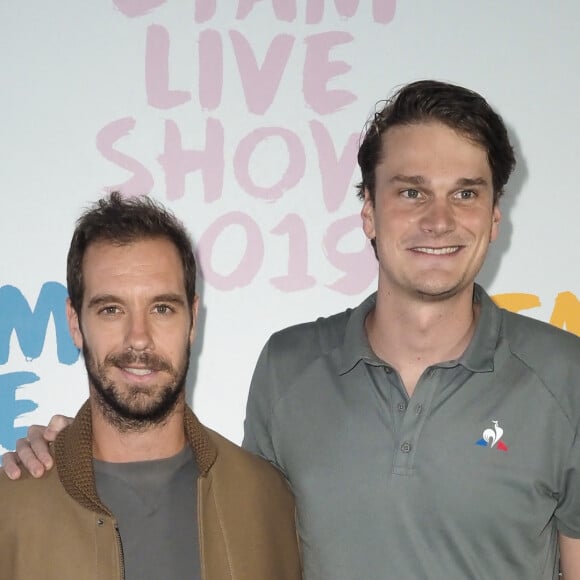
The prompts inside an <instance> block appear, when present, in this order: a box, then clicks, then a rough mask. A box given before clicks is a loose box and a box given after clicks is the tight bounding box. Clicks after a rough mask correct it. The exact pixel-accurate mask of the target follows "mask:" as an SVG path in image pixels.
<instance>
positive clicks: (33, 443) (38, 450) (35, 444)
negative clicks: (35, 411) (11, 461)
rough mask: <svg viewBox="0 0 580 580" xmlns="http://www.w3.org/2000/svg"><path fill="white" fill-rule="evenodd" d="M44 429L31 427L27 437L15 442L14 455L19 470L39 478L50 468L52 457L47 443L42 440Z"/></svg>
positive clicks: (37, 426) (35, 426)
mask: <svg viewBox="0 0 580 580" xmlns="http://www.w3.org/2000/svg"><path fill="white" fill-rule="evenodd" d="M45 430H46V427H43V426H42V425H31V426H30V427H29V428H28V437H27V438H26V439H18V441H16V454H17V455H18V462H19V464H20V468H21V469H26V471H28V472H29V473H30V474H31V475H32V476H33V477H41V476H42V475H43V474H44V472H45V470H46V469H50V468H51V467H52V457H51V455H50V451H49V449H48V443H47V442H46V441H45V440H44V438H43V433H44V431H45Z"/></svg>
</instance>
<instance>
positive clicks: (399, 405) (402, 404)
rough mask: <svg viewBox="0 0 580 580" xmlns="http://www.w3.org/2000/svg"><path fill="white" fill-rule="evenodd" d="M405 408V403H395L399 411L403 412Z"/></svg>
mask: <svg viewBox="0 0 580 580" xmlns="http://www.w3.org/2000/svg"><path fill="white" fill-rule="evenodd" d="M406 408H407V405H405V403H399V404H398V405H397V411H399V413H404V412H405V409H406Z"/></svg>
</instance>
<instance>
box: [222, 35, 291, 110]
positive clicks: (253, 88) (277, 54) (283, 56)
mask: <svg viewBox="0 0 580 580" xmlns="http://www.w3.org/2000/svg"><path fill="white" fill-rule="evenodd" d="M230 38H231V40H232V44H233V47H234V52H235V55H236V60H237V62H238V70H239V71H240V78H241V81H242V88H243V90H244V96H245V98H246V105H247V107H248V111H250V112H251V113H255V114H256V115H263V114H264V113H265V112H266V111H267V110H268V108H269V107H270V105H271V104H272V101H273V100H274V97H275V96H276V92H277V90H278V86H279V85H280V80H281V78H282V73H283V72H284V70H285V69H286V65H287V64H288V59H289V58H290V53H291V52H292V47H293V45H294V38H293V37H292V36H290V35H289V34H278V35H277V36H275V37H274V39H273V40H272V42H271V43H270V46H269V47H268V51H267V52H266V56H265V57H264V62H263V64H262V66H261V67H260V66H259V65H258V63H257V62H256V57H255V55H254V52H253V49H252V45H251V44H250V43H249V42H248V40H247V39H246V38H245V37H244V35H243V34H242V33H241V32H237V31H236V30H232V31H230Z"/></svg>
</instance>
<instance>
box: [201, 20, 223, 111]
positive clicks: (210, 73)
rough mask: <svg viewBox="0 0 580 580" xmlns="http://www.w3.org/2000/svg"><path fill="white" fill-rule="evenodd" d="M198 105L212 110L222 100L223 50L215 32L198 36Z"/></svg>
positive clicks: (210, 31)
mask: <svg viewBox="0 0 580 580" xmlns="http://www.w3.org/2000/svg"><path fill="white" fill-rule="evenodd" d="M198 46H199V59H198V62H199V104H200V105H201V106H202V108H204V109H209V110H213V109H215V108H217V107H218V106H219V104H220V103H221V100H222V85H223V81H224V49H223V43H222V37H221V35H220V33H219V32H217V30H204V31H202V32H201V33H200V34H199V43H198Z"/></svg>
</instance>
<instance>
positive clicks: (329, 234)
mask: <svg viewBox="0 0 580 580" xmlns="http://www.w3.org/2000/svg"><path fill="white" fill-rule="evenodd" d="M360 228H361V218H360V215H359V214H355V215H352V216H350V217H347V218H343V219H340V220H337V221H335V222H334V223H332V224H330V226H329V227H328V229H327V230H326V235H325V236H324V241H323V244H324V249H325V251H326V255H327V257H328V261H329V262H330V263H331V264H332V265H333V266H334V267H335V268H337V269H338V270H340V271H341V272H344V276H342V277H341V278H339V279H338V280H336V281H335V282H333V283H332V284H327V286H328V287H329V288H331V289H332V290H336V291H337V292H340V293H341V294H347V295H349V296H352V295H354V294H358V293H359V292H362V291H363V290H366V289H367V288H368V287H369V285H370V284H371V282H372V281H373V280H374V279H375V277H376V275H377V262H376V260H375V257H374V254H373V252H372V249H371V248H370V244H368V243H365V246H364V248H363V249H362V250H359V251H358V252H350V253H347V252H342V251H340V250H339V249H338V247H339V244H340V241H341V240H342V238H343V237H344V236H347V235H348V234H350V233H351V232H353V231H358V230H360Z"/></svg>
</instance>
